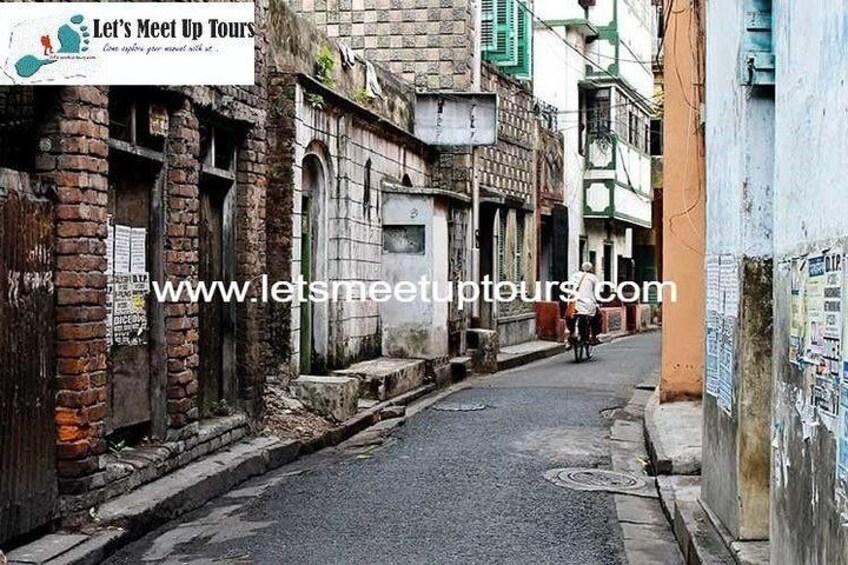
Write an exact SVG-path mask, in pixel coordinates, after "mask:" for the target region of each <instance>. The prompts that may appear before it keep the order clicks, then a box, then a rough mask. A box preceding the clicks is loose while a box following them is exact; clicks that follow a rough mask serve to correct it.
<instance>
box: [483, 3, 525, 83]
mask: <svg viewBox="0 0 848 565" xmlns="http://www.w3.org/2000/svg"><path fill="white" fill-rule="evenodd" d="M481 6H482V16H481V26H480V27H481V35H482V51H483V57H484V58H485V59H486V60H487V61H491V62H492V63H495V64H496V65H498V66H499V67H501V69H502V70H503V71H504V73H506V74H508V75H510V76H512V77H513V78H515V79H518V80H531V79H532V78H533V13H532V12H531V11H530V9H529V7H528V6H527V4H526V3H525V2H524V1H523V0H482V5H481Z"/></svg>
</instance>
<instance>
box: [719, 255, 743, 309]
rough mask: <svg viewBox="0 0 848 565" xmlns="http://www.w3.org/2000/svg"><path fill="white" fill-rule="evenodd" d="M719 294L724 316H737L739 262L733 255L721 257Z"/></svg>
mask: <svg viewBox="0 0 848 565" xmlns="http://www.w3.org/2000/svg"><path fill="white" fill-rule="evenodd" d="M719 271H720V275H719V277H720V279H719V292H720V296H721V298H722V300H723V301H724V309H723V311H724V315H725V316H727V317H733V318H735V317H736V316H738V315H739V262H738V261H737V260H736V258H735V257H734V256H733V255H722V256H721V259H720V263H719Z"/></svg>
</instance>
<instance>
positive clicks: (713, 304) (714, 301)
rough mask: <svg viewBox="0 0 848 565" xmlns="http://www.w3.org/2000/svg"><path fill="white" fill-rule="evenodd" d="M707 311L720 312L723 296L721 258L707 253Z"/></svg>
mask: <svg viewBox="0 0 848 565" xmlns="http://www.w3.org/2000/svg"><path fill="white" fill-rule="evenodd" d="M706 266H707V289H706V291H707V297H706V298H707V312H719V311H720V310H721V296H720V288H719V258H718V255H707V259H706Z"/></svg>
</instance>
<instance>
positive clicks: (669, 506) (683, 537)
mask: <svg viewBox="0 0 848 565" xmlns="http://www.w3.org/2000/svg"><path fill="white" fill-rule="evenodd" d="M659 406H660V405H659V397H658V395H657V393H656V392H654V394H652V395H651V398H650V399H649V400H648V403H647V405H646V406H645V414H644V418H643V431H644V435H645V446H646V448H647V450H648V454H649V457H650V461H651V465H652V467H653V469H654V472H655V473H656V475H657V490H658V492H659V496H660V503H661V505H662V509H663V514H665V516H666V519H667V520H668V522H669V524H670V525H671V527H672V530H673V531H674V536H675V537H676V538H677V543H678V545H679V546H680V550H681V552H682V553H683V557H684V560H685V563H686V564H687V565H701V564H727V565H734V564H737V563H738V564H742V565H765V564H767V563H768V543H767V542H736V541H734V540H732V539H731V538H730V535H729V533H728V532H727V531H723V530H722V528H721V527H720V526H717V524H718V521H717V520H716V519H715V517H714V516H712V515H711V513H710V511H709V510H708V509H707V508H705V507H704V505H702V504H701V478H700V475H699V474H698V473H699V472H700V465H698V466H697V471H696V469H695V468H694V467H693V466H692V465H689V464H686V463H685V462H683V463H675V461H674V457H672V456H670V455H668V454H667V449H666V448H665V446H664V445H663V442H662V441H661V440H660V439H659V438H660V437H661V436H660V434H659V432H658V426H657V423H656V419H655V418H656V414H657V410H658V408H659Z"/></svg>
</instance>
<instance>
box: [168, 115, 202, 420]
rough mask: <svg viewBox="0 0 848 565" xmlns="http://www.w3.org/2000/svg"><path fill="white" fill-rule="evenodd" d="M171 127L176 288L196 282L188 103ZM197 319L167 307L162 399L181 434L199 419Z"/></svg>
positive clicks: (171, 259) (192, 125)
mask: <svg viewBox="0 0 848 565" xmlns="http://www.w3.org/2000/svg"><path fill="white" fill-rule="evenodd" d="M170 125H171V132H170V137H171V140H170V151H169V152H168V179H167V184H166V189H165V198H166V209H167V215H166V220H165V221H166V226H167V227H166V230H165V233H166V236H165V279H166V280H168V281H171V282H173V283H174V284H179V282H180V281H182V280H189V281H197V275H198V215H199V200H198V187H197V183H198V181H199V179H200V172H199V171H200V163H199V162H198V155H199V154H200V134H199V132H198V125H199V124H198V121H197V117H196V116H195V115H194V111H193V108H192V104H191V102H190V101H189V100H183V101H182V102H181V104H180V107H179V108H178V109H177V110H176V111H174V112H173V114H172V115H171V122H170ZM198 313H199V308H198V305H197V304H192V303H190V302H189V300H188V298H187V297H184V298H183V299H182V301H180V302H175V303H167V304H165V342H166V344H167V349H166V355H167V358H168V362H167V366H168V377H167V388H166V396H167V406H168V424H169V427H170V428H171V429H179V428H182V427H183V426H185V425H187V424H189V423H191V422H193V421H195V420H197V417H198V409H197V399H196V397H197V390H198V381H197V369H198V366H199V364H200V358H199V355H198V340H199V332H198Z"/></svg>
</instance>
